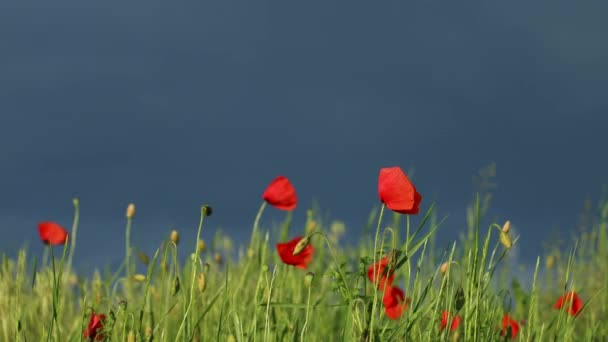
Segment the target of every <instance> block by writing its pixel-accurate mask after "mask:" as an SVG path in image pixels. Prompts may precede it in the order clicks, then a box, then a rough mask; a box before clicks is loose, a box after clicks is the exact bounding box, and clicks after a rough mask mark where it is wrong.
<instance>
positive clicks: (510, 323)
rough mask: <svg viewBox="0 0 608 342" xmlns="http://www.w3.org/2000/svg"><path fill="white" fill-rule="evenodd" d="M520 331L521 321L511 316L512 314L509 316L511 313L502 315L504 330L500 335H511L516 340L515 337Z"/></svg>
mask: <svg viewBox="0 0 608 342" xmlns="http://www.w3.org/2000/svg"><path fill="white" fill-rule="evenodd" d="M509 330H510V331H509ZM518 332H519V323H517V321H516V320H514V319H513V318H511V316H509V314H505V315H504V316H503V317H502V331H501V332H500V336H511V339H513V340H514V339H515V337H517V333H518Z"/></svg>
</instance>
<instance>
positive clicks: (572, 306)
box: [553, 291, 583, 316]
mask: <svg viewBox="0 0 608 342" xmlns="http://www.w3.org/2000/svg"><path fill="white" fill-rule="evenodd" d="M564 306H566V307H567V306H569V309H568V310H567V312H568V313H569V314H570V315H572V316H575V315H576V314H577V313H578V312H579V311H581V309H582V308H583V301H582V300H581V299H580V298H579V297H578V295H577V294H576V292H574V291H568V292H566V294H565V295H563V296H561V297H559V298H558V299H557V302H555V305H554V306H553V307H554V308H556V309H562V308H563V307H564Z"/></svg>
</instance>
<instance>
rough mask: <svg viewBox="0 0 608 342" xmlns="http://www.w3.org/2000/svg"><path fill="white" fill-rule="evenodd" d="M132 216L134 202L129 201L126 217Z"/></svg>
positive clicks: (133, 214) (130, 217) (133, 213)
mask: <svg viewBox="0 0 608 342" xmlns="http://www.w3.org/2000/svg"><path fill="white" fill-rule="evenodd" d="M133 216H135V204H133V203H129V206H127V218H128V219H132V218H133Z"/></svg>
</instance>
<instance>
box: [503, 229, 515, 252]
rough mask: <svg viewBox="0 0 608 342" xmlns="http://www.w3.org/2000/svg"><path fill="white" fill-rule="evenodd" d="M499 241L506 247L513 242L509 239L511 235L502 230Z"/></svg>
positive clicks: (510, 245) (509, 246)
mask: <svg viewBox="0 0 608 342" xmlns="http://www.w3.org/2000/svg"><path fill="white" fill-rule="evenodd" d="M500 243H501V244H502V245H503V246H505V248H506V249H509V248H511V247H512V246H513V242H512V241H511V237H510V236H509V234H507V233H505V232H504V231H502V230H501V231H500Z"/></svg>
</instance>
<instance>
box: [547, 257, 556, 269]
mask: <svg viewBox="0 0 608 342" xmlns="http://www.w3.org/2000/svg"><path fill="white" fill-rule="evenodd" d="M545 263H546V265H547V268H549V269H551V268H553V265H555V256H553V255H549V256H548V257H547V260H546V261H545Z"/></svg>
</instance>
